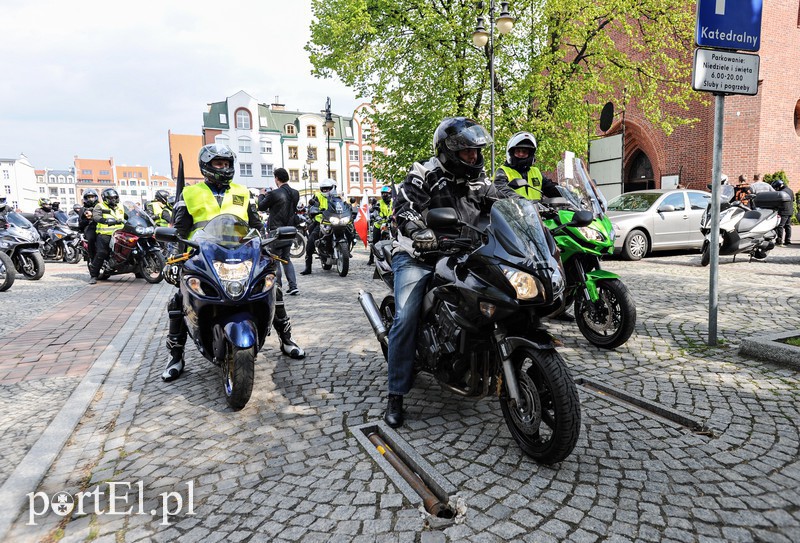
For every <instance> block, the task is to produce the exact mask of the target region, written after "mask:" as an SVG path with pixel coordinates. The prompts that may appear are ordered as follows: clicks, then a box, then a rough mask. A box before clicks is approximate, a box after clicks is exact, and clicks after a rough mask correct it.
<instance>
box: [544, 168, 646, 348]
mask: <svg viewBox="0 0 800 543" xmlns="http://www.w3.org/2000/svg"><path fill="white" fill-rule="evenodd" d="M558 190H559V192H560V193H561V195H562V196H561V197H558V198H542V200H541V207H542V218H543V219H544V224H545V226H547V227H548V228H549V229H550V233H551V234H552V235H553V237H554V238H555V241H556V244H557V245H558V248H559V251H560V253H561V263H562V265H563V266H564V273H565V274H566V276H567V295H566V298H565V307H569V306H570V305H571V304H573V303H574V305H575V321H576V323H577V325H578V329H579V330H580V331H581V333H582V334H583V336H584V337H585V338H586V339H587V340H589V342H590V343H592V344H593V345H596V346H598V347H602V348H604V349H614V348H616V347H619V346H620V345H622V344H623V343H625V342H626V341H628V338H630V336H631V334H632V333H633V329H634V327H635V325H636V304H635V303H634V301H633V297H632V296H631V294H630V292H629V291H628V288H627V287H626V286H625V284H624V283H623V282H622V281H621V280H620V278H619V276H618V275H617V274H615V273H612V272H609V271H606V270H603V269H601V266H600V259H601V257H602V256H603V255H604V254H612V252H613V251H614V229H613V227H612V225H611V221H610V220H609V218H608V217H607V216H606V214H605V206H604V204H603V203H602V202H604V201H605V199H604V198H602V195H601V194H600V192H599V190H598V189H597V187H596V186H595V184H594V182H593V181H592V178H591V177H590V176H589V172H588V171H586V167H585V166H584V164H583V162H582V161H581V159H579V158H576V157H575V156H574V155H572V154H571V153H570V155H569V156H567V157H566V158H565V159H564V160H562V161H560V162H559V163H558ZM582 212H583V213H588V214H589V215H588V217H589V218H590V220H591V222H590V223H589V224H588V225H577V226H576V225H574V222H575V217H576V215H577V214H578V213H582Z"/></svg>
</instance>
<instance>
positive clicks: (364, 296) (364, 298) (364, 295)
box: [358, 290, 389, 347]
mask: <svg viewBox="0 0 800 543" xmlns="http://www.w3.org/2000/svg"><path fill="white" fill-rule="evenodd" d="M358 303H360V304H361V309H363V310H364V314H365V315H366V316H367V320H368V321H369V324H370V326H372V331H373V332H375V337H377V338H378V341H380V342H381V343H382V344H383V345H386V346H387V347H388V346H389V340H388V338H387V335H388V331H387V330H386V326H384V325H383V319H382V318H381V312H380V309H378V306H377V305H376V304H375V298H373V297H372V294H370V293H369V292H367V291H364V290H359V291H358Z"/></svg>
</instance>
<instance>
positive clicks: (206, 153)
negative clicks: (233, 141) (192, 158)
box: [198, 143, 236, 187]
mask: <svg viewBox="0 0 800 543" xmlns="http://www.w3.org/2000/svg"><path fill="white" fill-rule="evenodd" d="M218 158H221V159H224V160H227V161H228V165H227V166H226V167H224V168H215V167H213V166H212V165H211V162H212V161H213V160H215V159H218ZM235 161H236V154H235V153H234V152H233V151H231V148H230V147H228V146H227V145H222V144H219V143H212V144H210V145H204V146H203V148H202V149H200V157H199V158H198V162H199V163H200V172H201V173H202V174H203V176H204V177H205V178H206V179H207V180H208V181H210V182H212V183H214V184H216V185H217V186H218V187H228V186H229V185H230V184H231V180H232V179H233V174H234V173H235V170H234V169H233V164H234V162H235Z"/></svg>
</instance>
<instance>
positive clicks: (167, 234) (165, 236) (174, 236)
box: [155, 226, 180, 243]
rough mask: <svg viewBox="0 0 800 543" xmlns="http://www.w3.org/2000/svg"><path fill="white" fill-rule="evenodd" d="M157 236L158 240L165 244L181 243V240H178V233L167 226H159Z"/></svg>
mask: <svg viewBox="0 0 800 543" xmlns="http://www.w3.org/2000/svg"><path fill="white" fill-rule="evenodd" d="M155 236H156V240H158V241H163V242H165V243H176V242H178V241H180V238H178V231H177V230H175V229H174V228H168V227H166V226H159V227H158V228H156V232H155Z"/></svg>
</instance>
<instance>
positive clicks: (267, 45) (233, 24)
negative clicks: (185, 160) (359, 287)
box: [0, 0, 365, 176]
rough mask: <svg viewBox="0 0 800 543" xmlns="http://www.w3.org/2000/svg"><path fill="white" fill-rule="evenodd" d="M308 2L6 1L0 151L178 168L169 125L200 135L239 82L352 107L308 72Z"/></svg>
mask: <svg viewBox="0 0 800 543" xmlns="http://www.w3.org/2000/svg"><path fill="white" fill-rule="evenodd" d="M311 19H312V15H311V0H234V1H231V2H219V1H215V2H212V1H207V0H160V1H159V0H135V1H133V2H108V1H107V0H106V1H98V0H73V1H71V2H66V1H64V0H25V1H14V2H11V5H10V6H9V5H4V6H3V22H2V27H3V29H2V32H0V51H3V55H2V56H3V62H2V66H3V76H2V78H0V158H18V157H19V155H20V154H24V155H25V156H26V157H27V158H28V160H29V161H30V163H31V164H32V165H33V166H34V168H36V169H67V168H70V167H72V166H73V160H74V157H75V155H78V156H80V157H81V158H89V159H108V158H113V159H114V162H115V164H116V165H118V166H119V165H128V166H133V165H141V166H150V168H151V172H152V173H154V174H155V173H158V174H161V175H165V176H170V169H169V143H168V132H169V131H171V132H172V133H174V134H196V135H200V134H201V133H202V130H201V129H202V124H203V113H204V112H206V111H207V110H208V104H209V103H212V102H221V101H223V100H225V99H226V98H227V97H229V96H232V95H233V94H236V93H237V92H239V91H240V90H243V91H245V92H247V93H248V94H250V95H251V96H253V97H254V98H255V99H256V100H258V101H259V102H260V103H266V104H270V103H272V102H273V101H275V99H276V97H278V100H279V101H280V103H283V104H285V105H286V109H287V110H290V111H294V110H299V111H305V112H312V111H320V110H322V109H324V107H325V100H326V97H328V96H330V99H331V110H332V111H333V112H334V113H337V114H340V115H351V114H352V113H353V110H354V109H355V107H356V106H357V105H359V104H360V103H362V102H364V101H365V100H362V99H359V98H357V97H356V95H355V91H353V90H352V89H349V88H348V87H346V86H345V85H344V84H343V83H342V82H341V81H339V80H338V79H336V78H334V79H318V78H315V77H314V76H312V75H311V63H310V61H309V60H308V53H307V52H306V51H305V50H304V49H303V47H304V46H305V44H306V43H307V42H308V40H309V38H310V30H309V25H310V23H311Z"/></svg>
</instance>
